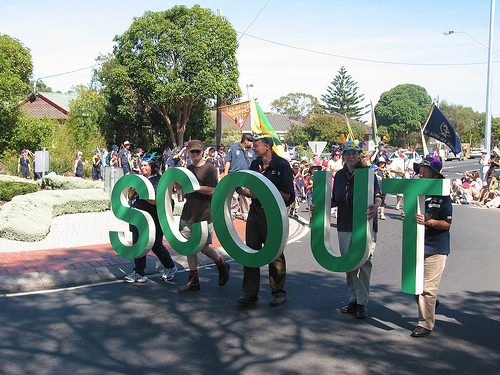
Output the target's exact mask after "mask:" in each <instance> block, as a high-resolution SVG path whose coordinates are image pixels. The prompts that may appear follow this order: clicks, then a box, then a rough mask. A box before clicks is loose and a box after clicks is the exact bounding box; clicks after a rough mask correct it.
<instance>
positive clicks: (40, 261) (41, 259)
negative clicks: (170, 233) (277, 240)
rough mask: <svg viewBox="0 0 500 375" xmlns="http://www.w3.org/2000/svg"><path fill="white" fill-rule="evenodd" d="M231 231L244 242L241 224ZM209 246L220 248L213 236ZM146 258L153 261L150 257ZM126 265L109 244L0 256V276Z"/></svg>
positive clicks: (126, 260)
mask: <svg viewBox="0 0 500 375" xmlns="http://www.w3.org/2000/svg"><path fill="white" fill-rule="evenodd" d="M234 227H235V229H236V232H237V233H238V234H239V236H240V238H241V239H242V240H243V241H245V222H244V221H243V220H238V219H236V220H234ZM163 243H164V244H165V246H166V247H167V249H168V251H169V252H170V253H171V254H177V253H176V252H175V251H174V250H173V249H172V248H171V247H170V246H169V245H168V243H167V242H166V241H165V240H164V241H163ZM212 246H213V247H215V248H217V247H221V245H220V242H219V240H218V239H217V236H216V235H215V233H214V239H213V243H212ZM147 256H148V257H151V258H155V255H154V254H152V253H150V254H148V255H147ZM130 262H132V260H130V259H125V258H122V257H120V256H119V255H118V254H116V252H115V251H114V250H113V248H112V247H111V244H110V243H106V244H101V245H89V246H80V247H70V248H62V249H50V250H34V251H19V252H12V253H7V252H2V253H0V275H16V274H24V273H29V272H50V271H58V270H74V269H82V268H93V267H99V266H105V265H112V264H126V263H130Z"/></svg>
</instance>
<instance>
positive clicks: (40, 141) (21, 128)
mask: <svg viewBox="0 0 500 375" xmlns="http://www.w3.org/2000/svg"><path fill="white" fill-rule="evenodd" d="M58 130H59V123H58V122H57V121H56V120H52V119H49V118H48V117H45V118H42V119H39V118H36V117H31V116H30V115H29V114H27V113H22V116H20V117H18V119H17V122H16V124H15V128H14V132H13V135H12V138H11V139H10V141H9V147H11V148H13V149H15V150H19V153H20V152H21V150H22V149H25V148H26V149H28V150H30V151H31V152H33V153H34V152H35V151H37V150H41V149H42V147H49V146H50V144H51V141H52V139H53V137H54V135H55V133H57V131H58Z"/></svg>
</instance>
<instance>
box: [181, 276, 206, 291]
mask: <svg viewBox="0 0 500 375" xmlns="http://www.w3.org/2000/svg"><path fill="white" fill-rule="evenodd" d="M197 290H200V279H199V278H198V276H189V279H188V282H187V283H186V285H184V286H181V287H180V288H179V289H177V291H178V292H179V293H187V292H195V291H197Z"/></svg>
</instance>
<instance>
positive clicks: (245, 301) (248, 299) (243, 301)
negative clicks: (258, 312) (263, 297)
mask: <svg viewBox="0 0 500 375" xmlns="http://www.w3.org/2000/svg"><path fill="white" fill-rule="evenodd" d="M258 300H259V297H257V296H243V297H240V298H238V299H237V300H236V302H238V304H240V305H241V306H248V305H250V304H251V303H255V302H257V301H258Z"/></svg>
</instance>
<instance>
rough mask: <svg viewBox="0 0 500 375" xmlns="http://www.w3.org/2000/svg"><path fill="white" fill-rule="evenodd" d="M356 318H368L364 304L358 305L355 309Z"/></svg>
mask: <svg viewBox="0 0 500 375" xmlns="http://www.w3.org/2000/svg"><path fill="white" fill-rule="evenodd" d="M356 318H358V319H365V318H368V309H367V308H366V306H365V305H358V306H357V310H356Z"/></svg>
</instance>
